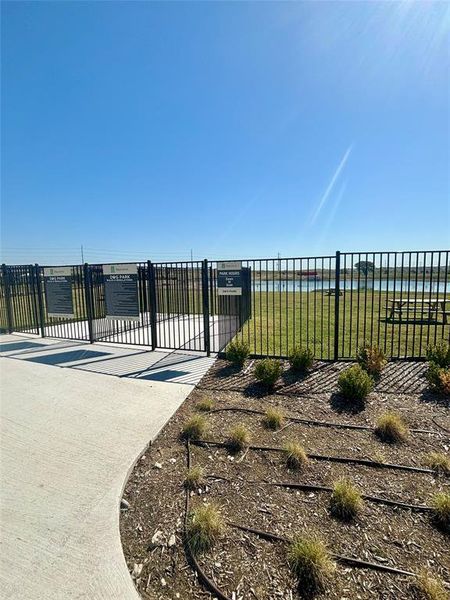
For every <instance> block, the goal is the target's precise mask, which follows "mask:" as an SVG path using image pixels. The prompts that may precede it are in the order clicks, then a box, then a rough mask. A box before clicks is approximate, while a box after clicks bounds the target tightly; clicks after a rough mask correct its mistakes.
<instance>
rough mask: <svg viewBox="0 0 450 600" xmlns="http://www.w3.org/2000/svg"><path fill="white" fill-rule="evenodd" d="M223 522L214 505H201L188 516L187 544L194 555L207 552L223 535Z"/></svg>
mask: <svg viewBox="0 0 450 600" xmlns="http://www.w3.org/2000/svg"><path fill="white" fill-rule="evenodd" d="M224 528H225V522H224V519H223V517H222V514H221V512H220V510H219V508H218V507H217V506H216V505H215V504H202V505H200V506H198V507H197V508H195V509H194V510H193V511H192V512H191V513H190V515H189V519H188V523H187V527H186V534H187V542H188V544H189V547H190V548H191V550H192V552H193V553H194V554H199V553H200V552H204V551H205V550H209V549H210V548H212V547H213V546H214V544H215V543H216V542H217V540H218V539H219V538H220V536H221V535H222V533H223V530H224Z"/></svg>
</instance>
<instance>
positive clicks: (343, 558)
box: [120, 360, 450, 600]
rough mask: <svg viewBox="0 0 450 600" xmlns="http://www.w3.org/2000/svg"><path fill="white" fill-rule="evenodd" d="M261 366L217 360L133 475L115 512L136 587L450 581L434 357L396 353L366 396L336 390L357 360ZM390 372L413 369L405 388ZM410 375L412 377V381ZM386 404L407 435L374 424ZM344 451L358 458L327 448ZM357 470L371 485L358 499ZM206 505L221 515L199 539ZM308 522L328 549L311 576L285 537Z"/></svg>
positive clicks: (366, 589)
mask: <svg viewBox="0 0 450 600" xmlns="http://www.w3.org/2000/svg"><path fill="white" fill-rule="evenodd" d="M254 366H255V365H254V364H253V361H249V360H247V361H246V362H245V364H244V366H243V369H242V370H233V368H230V367H229V366H228V364H227V363H226V362H225V361H217V362H216V364H215V365H214V367H213V368H212V369H211V371H210V372H209V373H208V374H207V375H206V376H205V378H204V379H203V381H202V383H201V384H200V386H199V387H198V388H197V389H195V390H194V391H193V392H192V394H191V395H190V397H189V398H188V400H187V401H186V402H185V403H184V404H183V406H182V407H181V408H180V409H179V410H178V412H177V413H176V414H175V415H174V417H173V418H172V420H171V421H170V422H169V423H168V424H167V426H166V427H165V428H164V430H163V431H162V432H161V434H160V435H159V437H158V439H157V440H156V441H155V443H154V444H153V445H152V446H150V448H149V449H148V450H147V451H146V452H145V454H144V455H143V456H142V457H141V459H140V460H139V461H138V462H137V464H136V466H135V469H134V470H133V472H132V474H131V476H130V479H129V481H128V483H127V485H126V488H125V491H124V499H125V500H126V502H127V503H128V505H129V507H128V508H125V509H123V510H122V511H121V524H120V525H121V535H122V544H123V549H124V554H125V557H126V560H127V564H128V566H129V569H130V573H132V577H133V579H134V581H135V585H136V587H137V589H138V591H139V593H140V594H141V596H142V597H144V598H161V599H174V598H183V599H187V598H208V597H222V598H229V599H232V598H235V599H236V600H237V599H238V598H249V599H250V598H254V599H256V600H258V599H260V600H262V599H268V598H280V599H281V598H286V599H288V598H294V597H297V596H304V597H306V596H309V597H310V596H315V597H317V598H336V599H338V598H339V599H344V598H347V599H348V600H350V599H351V600H353V599H356V598H380V599H381V598H383V599H385V598H396V599H400V598H416V599H419V598H425V599H426V598H432V597H431V596H426V595H424V593H423V592H419V590H418V589H417V587H416V583H417V579H416V577H414V576H413V575H412V574H413V573H414V574H415V573H419V572H422V571H423V570H426V571H427V572H428V573H430V574H431V575H433V576H434V577H437V578H439V579H441V580H442V581H444V582H449V581H450V551H449V548H450V544H449V541H450V538H449V533H448V530H447V531H446V530H445V526H444V527H442V526H439V525H438V524H437V523H436V521H435V520H434V517H433V515H434V513H433V510H432V504H433V498H434V496H435V495H436V494H437V493H438V492H444V493H447V494H448V493H449V492H450V485H449V483H450V480H449V479H448V475H447V476H446V475H445V474H439V475H438V474H437V473H436V472H435V471H434V470H433V469H431V468H430V465H429V464H428V463H427V459H426V456H427V455H428V454H429V453H431V452H439V453H443V454H447V455H448V453H449V450H450V412H449V406H448V400H446V399H445V398H443V397H441V396H439V395H434V394H432V393H430V392H429V391H426V380H425V379H424V371H425V366H424V365H423V364H418V363H408V362H402V363H395V364H394V363H389V364H388V366H387V367H386V369H385V371H384V372H383V374H382V376H381V379H380V380H379V382H378V383H377V385H376V386H375V388H374V391H372V392H371V393H370V394H369V396H368V397H367V398H366V400H365V402H361V403H349V402H347V401H345V400H344V399H343V398H342V396H340V394H339V392H338V391H337V390H338V387H337V381H338V376H339V374H340V372H341V371H342V370H343V369H346V368H348V366H349V365H348V364H345V363H337V364H325V363H319V364H316V365H315V366H314V368H313V369H312V371H311V372H310V373H309V374H308V375H306V376H302V377H299V376H298V375H295V374H294V373H292V372H290V371H289V366H288V365H287V364H284V365H283V368H284V372H283V376H282V377H281V378H280V379H279V380H278V382H277V384H276V385H275V387H274V389H273V390H272V391H269V390H266V389H264V388H263V387H262V386H261V385H260V384H258V383H257V382H256V380H255V379H254V377H253V372H254ZM321 380H322V382H323V390H322V391H320V385H321ZM393 381H397V382H404V383H399V385H398V388H399V389H398V392H395V391H393V390H392V386H393ZM308 382H309V385H308ZM408 382H409V383H408ZM408 385H409V386H410V387H412V389H413V390H414V391H412V392H411V391H409V392H408V393H405V389H407V386H408ZM388 390H389V391H388ZM199 404H201V406H199ZM199 408H201V409H203V410H199ZM205 409H209V410H205ZM224 409H225V410H224ZM230 409H231V410H230ZM267 411H269V413H268V414H266V412H267ZM387 412H394V413H395V414H396V415H398V416H400V417H401V418H402V419H403V421H404V423H405V424H406V425H407V427H408V429H409V431H408V432H407V434H406V437H404V435H403V434H404V431H403V430H402V436H403V438H404V441H398V442H396V443H393V442H390V443H389V442H385V441H382V440H381V439H380V437H379V436H380V435H382V434H383V435H384V433H385V429H383V430H379V431H378V434H377V433H376V432H375V426H376V424H377V421H378V419H379V417H380V416H381V415H383V414H385V413H387ZM192 417H195V418H194V421H190V420H191V419H192ZM308 421H311V423H308ZM394 421H395V419H394ZM188 422H189V435H190V439H189V440H186V436H185V438H183V436H182V431H183V429H184V428H186V424H187V423H188ZM339 425H341V427H339ZM347 425H351V426H352V428H349V427H342V426H347ZM388 425H389V426H390V427H391V426H392V422H391V421H390V420H389V419H388ZM394 425H396V422H395V423H394ZM355 426H356V427H355ZM384 426H386V423H384ZM236 428H238V431H235V430H236ZM243 428H244V429H243ZM233 430H234V431H233ZM446 430H448V431H446ZM380 431H381V433H380ZM383 432H384V433H383ZM232 433H234V436H235V440H234V441H235V449H234V450H231V447H230V437H231V436H232ZM195 438H197V439H195ZM238 442H241V443H242V445H243V447H242V448H241V449H239V448H236V444H238ZM289 442H296V443H297V445H298V444H299V445H300V446H301V447H302V448H303V449H304V451H305V453H306V455H307V461H306V463H303V462H302V461H303V459H301V460H300V462H299V463H298V466H299V468H298V469H294V468H289V466H288V465H287V462H286V460H287V454H286V452H285V451H283V450H282V449H283V448H284V446H286V444H288V443H289ZM238 446H239V444H238ZM337 457H340V458H347V459H349V461H344V462H335V461H334V460H332V459H333V458H335V459H336V458H337ZM188 461H189V462H190V467H191V469H194V471H192V470H191V471H189V474H190V476H191V479H192V480H191V481H190V484H191V487H192V488H193V489H191V490H189V489H187V488H186V486H185V480H186V477H187V474H188ZM371 461H372V462H371ZM294 462H295V461H294ZM389 465H391V466H389ZM395 465H397V466H403V467H411V469H404V468H395ZM197 467H200V468H201V471H200V469H197ZM291 467H292V463H291ZM199 476H200V481H196V478H198V477H199ZM338 481H339V482H340V488H339V489H338V490H337V491H336V492H335V494H334V495H333V494H332V490H333V487H334V486H335V484H336V483H337V482H338ZM350 484H353V486H354V487H355V488H356V490H357V492H356V493H357V496H358V492H359V493H360V494H361V495H362V499H361V498H359V499H358V498H356V500H355V498H353V501H352V503H351V504H349V503H350V500H348V498H349V496H350V497H351V496H352V490H353V488H352V486H351V485H350ZM342 497H344V499H347V508H348V507H349V506H350V507H351V508H352V510H353V509H354V510H355V511H356V514H355V515H354V516H350V518H348V519H347V520H345V519H343V518H342V517H341V516H340V515H341V513H340V511H339V506H340V505H339V502H340V501H342ZM383 499H384V500H388V501H389V500H390V501H393V503H392V504H389V503H383V502H382V501H383ZM395 503H398V505H396V504H395ZM405 504H406V505H412V507H411V506H404V505H405ZM206 505H207V506H209V507H211V506H212V507H213V508H212V509H211V510H212V511H214V509H215V508H217V509H218V511H219V518H220V517H221V523H217V515H216V514H211V511H210V513H209V514H206V515H205V514H199V513H198V512H197V511H198V508H199V507H201V506H206ZM209 510H210V509H206V512H207V513H208V511H209ZM204 512H205V511H204ZM194 514H196V515H197V516H196V517H195V518H194V519H193V518H192V515H194ZM196 519H197V520H196ZM202 519H205V522H206V524H208V523H209V524H210V526H211V527H214V526H218V527H217V532H216V535H215V537H214V539H213V540H212V542H213V543H212V545H211V546H210V547H209V548H206V549H200V551H197V546H196V542H198V541H199V540H198V539H197V538H195V525H198V524H199V523H200V521H201V520H202ZM208 519H209V521H208ZM185 526H186V527H187V528H188V533H187V534H186V531H185ZM236 526H238V527H242V528H243V529H240V528H238V527H236ZM258 532H259V533H258ZM264 534H269V535H264ZM299 535H300V536H303V537H307V538H314V539H316V540H317V539H319V540H322V541H323V542H325V544H326V546H327V550H328V552H329V553H330V557H329V559H330V561H331V562H330V563H327V564H328V566H329V567H330V568H329V569H328V570H327V569H326V568H325V571H326V573H325V576H324V577H323V578H322V579H320V581H319V582H318V585H316V586H314V585H308V580H307V578H305V576H304V572H300V571H299V570H297V571H295V565H296V563H295V561H294V559H293V553H292V551H291V552H290V550H289V542H290V541H292V540H294V539H296V537H297V536H299ZM194 538H195V539H194ZM208 540H209V538H208V539H207V541H208ZM209 541H211V540H209ZM194 542H195V543H194ZM302 548H303V547H302ZM302 548H301V549H302ZM297 550H298V546H297V549H296V550H295V551H296V552H297ZM295 556H296V555H295ZM358 561H359V562H358ZM364 563H370V564H364ZM377 567H378V568H377ZM392 569H394V570H395V569H397V570H400V571H404V572H405V573H409V574H404V573H398V572H390V570H392ZM309 583H311V582H309ZM445 593H446V592H445V591H444V594H445ZM447 593H448V591H447ZM444 597H446V596H445V595H444V596H435V598H437V599H439V600H440V599H441V598H444Z"/></svg>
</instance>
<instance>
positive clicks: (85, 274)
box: [83, 263, 94, 344]
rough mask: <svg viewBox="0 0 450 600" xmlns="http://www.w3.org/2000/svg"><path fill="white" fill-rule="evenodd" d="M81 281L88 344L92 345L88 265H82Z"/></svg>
mask: <svg viewBox="0 0 450 600" xmlns="http://www.w3.org/2000/svg"><path fill="white" fill-rule="evenodd" d="M83 279H84V294H85V299H86V316H87V322H88V333H89V342H90V343H91V344H93V343H94V331H93V327H92V321H93V318H92V294H91V292H92V286H91V277H90V272H89V265H88V264H87V263H84V265H83Z"/></svg>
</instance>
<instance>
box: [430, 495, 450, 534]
mask: <svg viewBox="0 0 450 600" xmlns="http://www.w3.org/2000/svg"><path fill="white" fill-rule="evenodd" d="M431 506H432V508H433V513H432V515H433V521H434V523H435V524H436V525H437V526H438V527H439V528H441V529H443V530H444V531H447V532H450V494H448V493H445V492H438V493H437V494H435V495H434V496H433V498H432V500H431Z"/></svg>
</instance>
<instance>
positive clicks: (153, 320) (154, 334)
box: [147, 260, 158, 350]
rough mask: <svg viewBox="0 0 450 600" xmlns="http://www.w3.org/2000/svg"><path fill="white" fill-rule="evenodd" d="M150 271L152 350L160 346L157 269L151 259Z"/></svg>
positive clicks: (149, 298)
mask: <svg viewBox="0 0 450 600" xmlns="http://www.w3.org/2000/svg"><path fill="white" fill-rule="evenodd" d="M147 273H148V302H149V312H150V331H151V336H152V350H155V348H156V347H157V346H158V330H157V313H156V285H155V270H154V267H153V265H152V263H151V261H149V260H148V261H147Z"/></svg>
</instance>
